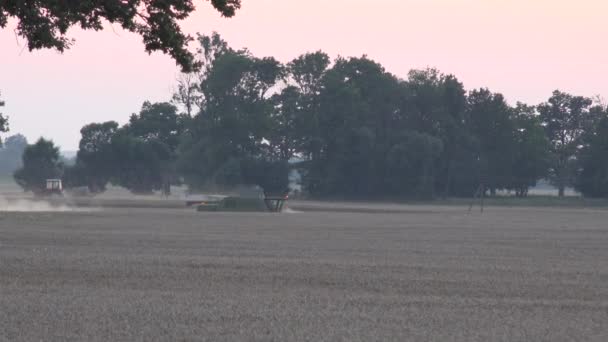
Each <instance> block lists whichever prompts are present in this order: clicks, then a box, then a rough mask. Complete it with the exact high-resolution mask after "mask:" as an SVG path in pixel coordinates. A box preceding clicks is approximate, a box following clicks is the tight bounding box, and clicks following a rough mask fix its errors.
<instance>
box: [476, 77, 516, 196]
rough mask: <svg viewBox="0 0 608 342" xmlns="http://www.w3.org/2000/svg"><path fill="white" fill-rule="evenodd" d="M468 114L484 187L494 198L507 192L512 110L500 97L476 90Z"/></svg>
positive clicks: (512, 150)
mask: <svg viewBox="0 0 608 342" xmlns="http://www.w3.org/2000/svg"><path fill="white" fill-rule="evenodd" d="M468 111H469V114H468V116H469V118H470V123H471V128H472V132H473V134H474V136H475V137H476V138H477V140H478V142H479V155H478V156H479V162H480V164H479V166H480V167H481V169H480V172H481V176H482V177H483V178H484V179H483V181H484V182H485V184H484V186H485V187H486V189H489V190H490V191H491V192H492V193H493V194H494V193H495V191H496V190H498V189H506V188H507V187H508V186H509V184H510V183H511V179H512V173H511V170H512V167H511V165H512V164H513V160H514V158H515V148H516V146H515V139H514V136H515V125H514V122H513V121H512V120H511V110H510V108H509V106H508V105H507V103H506V102H505V99H504V97H503V96H502V95H501V94H496V93H492V92H490V91H489V90H488V89H479V90H473V91H471V92H470V93H469V96H468Z"/></svg>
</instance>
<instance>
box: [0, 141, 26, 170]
mask: <svg viewBox="0 0 608 342" xmlns="http://www.w3.org/2000/svg"><path fill="white" fill-rule="evenodd" d="M26 147H27V139H26V138H25V137H24V136H23V135H21V134H16V135H12V136H9V137H7V138H6V140H5V142H4V146H3V147H2V148H0V175H12V174H13V173H14V172H15V171H16V170H17V169H19V168H20V167H21V166H22V160H21V157H22V155H23V151H24V150H25V148H26Z"/></svg>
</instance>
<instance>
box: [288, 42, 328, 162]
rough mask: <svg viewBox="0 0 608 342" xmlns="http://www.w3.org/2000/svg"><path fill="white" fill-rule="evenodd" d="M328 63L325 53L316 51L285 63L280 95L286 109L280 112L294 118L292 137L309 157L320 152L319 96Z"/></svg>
mask: <svg viewBox="0 0 608 342" xmlns="http://www.w3.org/2000/svg"><path fill="white" fill-rule="evenodd" d="M330 63H331V61H330V58H329V56H328V55H327V54H326V53H325V52H322V51H317V52H313V53H307V54H303V55H301V56H299V57H297V58H295V59H294V60H292V61H291V62H289V63H288V64H287V79H288V84H289V87H287V88H286V89H285V90H284V92H283V94H282V95H281V100H283V101H284V106H285V109H286V112H284V113H280V114H282V115H283V116H282V117H283V118H285V116H287V117H290V116H291V117H292V118H293V125H294V133H295V134H296V136H293V139H295V140H296V142H297V144H298V145H300V146H299V150H300V152H302V153H303V154H304V156H305V157H308V158H309V159H317V158H319V155H320V148H321V144H322V142H321V137H320V136H319V133H320V127H319V120H320V117H319V115H320V112H319V111H320V109H319V106H320V102H319V96H320V94H321V90H322V87H323V83H322V82H323V79H324V77H325V75H326V74H327V71H328V70H329V65H330ZM296 111H297V113H296Z"/></svg>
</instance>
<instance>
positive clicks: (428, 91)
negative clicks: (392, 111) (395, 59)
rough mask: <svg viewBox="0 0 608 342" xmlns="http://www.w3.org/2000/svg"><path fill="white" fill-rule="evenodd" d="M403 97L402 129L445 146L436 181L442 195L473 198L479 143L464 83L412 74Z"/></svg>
mask: <svg viewBox="0 0 608 342" xmlns="http://www.w3.org/2000/svg"><path fill="white" fill-rule="evenodd" d="M400 93H401V95H400V97H401V103H400V108H399V111H400V113H399V116H400V118H401V121H402V124H401V127H402V129H409V130H416V131H418V132H422V133H426V134H429V135H431V136H433V137H436V138H439V139H440V140H441V142H442V146H443V149H442V153H441V156H440V158H439V160H438V165H437V173H436V177H435V181H436V187H437V188H438V189H440V191H441V195H442V196H443V197H449V196H450V195H460V196H468V195H470V194H472V192H473V191H475V186H476V183H477V182H478V177H476V176H475V172H474V171H475V170H474V165H475V162H476V155H477V154H476V149H477V141H476V140H475V139H474V138H473V134H472V132H471V127H470V119H469V118H468V111H467V97H466V91H465V90H464V86H463V85H462V83H461V82H460V81H459V80H458V79H457V78H456V77H455V76H453V75H445V74H442V73H440V72H439V71H438V70H437V69H424V70H412V71H410V73H409V75H408V79H407V81H406V82H402V90H401V92H400Z"/></svg>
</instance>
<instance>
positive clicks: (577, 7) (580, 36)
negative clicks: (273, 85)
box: [0, 0, 608, 150]
mask: <svg viewBox="0 0 608 342" xmlns="http://www.w3.org/2000/svg"><path fill="white" fill-rule="evenodd" d="M197 2H198V5H199V10H198V12H197V13H195V14H194V15H193V17H192V18H190V19H189V20H188V21H187V22H185V23H184V28H185V29H186V30H187V31H188V32H191V33H194V32H202V33H210V32H211V31H214V30H215V31H218V32H220V33H221V34H222V36H223V37H224V38H225V39H226V40H227V41H228V42H229V43H230V44H231V45H232V46H233V47H248V48H249V49H250V50H251V51H252V52H253V53H254V54H255V55H258V56H275V57H277V58H278V59H279V60H281V61H288V60H290V59H292V58H294V57H296V56H297V55H299V54H301V53H303V52H307V51H315V50H319V49H321V50H324V51H326V52H328V53H329V54H330V55H331V56H334V57H335V56H337V55H342V56H360V55H362V54H367V55H368V56H369V57H370V58H373V59H375V60H377V61H378V62H380V63H382V64H383V65H384V66H385V67H386V69H387V70H388V71H390V72H392V73H394V74H396V75H397V76H400V77H405V76H406V74H407V72H408V70H410V69H412V68H424V67H426V66H432V67H437V68H438V69H440V70H441V71H443V72H445V73H453V74H455V75H457V76H458V78H459V79H460V80H461V81H463V82H464V84H465V86H466V87H467V88H469V89H470V88H475V87H489V88H490V89H492V90H493V91H496V92H501V93H503V94H504V95H505V96H506V97H507V99H508V100H509V101H510V102H515V101H525V102H528V103H531V104H536V103H538V102H541V101H544V100H545V99H546V98H548V96H549V95H550V93H551V91H552V90H554V89H556V88H559V89H562V90H565V91H569V92H573V93H576V94H580V95H587V96H594V95H598V94H599V95H603V96H606V97H608V83H607V82H606V81H607V80H608V48H607V47H606V44H605V39H606V37H608V24H606V22H605V19H604V17H605V15H606V13H608V2H606V1H605V0H578V1H570V0H332V1H329V0H282V1H277V0H243V8H242V10H241V11H240V12H239V13H238V14H237V17H236V18H233V19H223V18H220V17H219V15H218V14H217V13H216V12H214V11H213V10H212V9H211V7H210V5H208V4H207V3H206V2H205V1H202V0H198V1H197ZM72 36H73V37H74V38H76V39H77V42H76V46H75V47H73V48H72V49H71V50H70V51H68V52H66V53H64V54H63V55H60V54H58V53H56V52H53V51H36V52H33V53H30V52H28V51H27V49H23V46H24V44H25V42H24V41H23V40H21V39H16V38H15V35H14V33H13V31H12V28H9V29H5V30H3V31H0V91H2V98H3V99H4V100H5V101H6V102H7V106H6V108H4V110H3V111H4V112H5V113H6V114H9V115H10V117H11V129H12V132H13V133H17V132H21V133H24V134H25V135H26V136H27V137H28V139H30V140H34V139H35V138H37V137H39V136H41V135H42V136H45V137H47V138H52V139H53V140H54V141H55V142H57V143H58V144H59V145H60V146H61V147H62V148H63V149H66V150H74V149H76V148H77V145H78V140H79V130H80V128H81V127H82V126H83V125H84V124H87V123H89V122H94V121H96V122H98V121H106V120H116V121H119V122H120V123H124V122H125V121H126V120H127V119H128V116H129V115H130V114H131V113H133V112H136V111H138V110H139V108H140V106H141V103H142V102H143V101H145V100H151V101H165V100H169V99H170V97H171V93H172V89H173V87H174V84H175V82H174V80H175V77H176V75H177V74H178V69H177V68H176V67H175V64H174V62H173V61H172V60H171V59H170V58H168V57H166V56H164V55H161V54H154V55H152V56H148V55H147V54H146V53H144V52H143V46H142V44H141V43H140V39H139V37H137V36H134V35H132V34H130V33H126V32H123V31H121V30H120V29H119V28H115V29H114V30H112V29H108V30H105V31H103V32H81V31H78V30H75V31H74V32H73V33H72Z"/></svg>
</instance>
